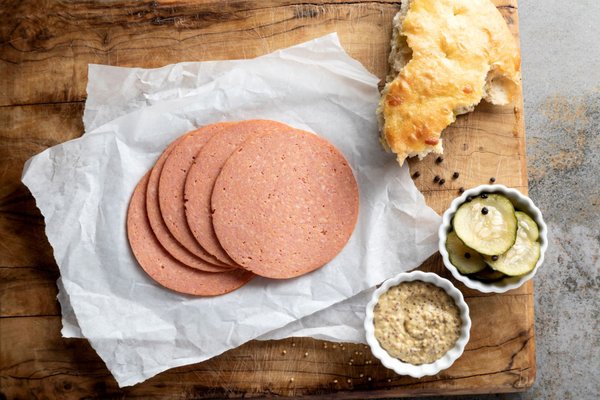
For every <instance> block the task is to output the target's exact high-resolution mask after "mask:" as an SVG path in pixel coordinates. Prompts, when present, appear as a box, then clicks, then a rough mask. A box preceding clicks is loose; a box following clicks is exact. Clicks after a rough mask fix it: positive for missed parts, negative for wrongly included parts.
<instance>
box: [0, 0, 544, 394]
mask: <svg viewBox="0 0 600 400" xmlns="http://www.w3.org/2000/svg"><path fill="white" fill-rule="evenodd" d="M494 2H495V4H496V5H497V6H498V8H499V9H500V11H501V12H502V14H503V15H504V17H505V19H506V21H507V23H508V24H509V26H510V28H511V30H512V31H513V33H514V34H515V36H516V37H518V16H517V4H516V0H494ZM399 6H400V2H392V1H381V0H380V1H359V0H356V1H331V0H330V1H322V0H312V1H310V2H306V3H305V2H301V1H227V2H216V1H215V2H200V1H191V0H178V1H176V0H168V1H143V2H137V1H133V0H130V1H123V0H111V1H102V2H101V1H83V2H82V1H58V0H44V1H42V2H40V1H34V0H25V1H19V0H7V1H3V2H1V3H0V161H1V163H0V399H4V398H7V399H28V398H39V399H46V398H49V399H51V398H60V399H69V398H84V397H85V398H122V397H130V398H161V399H192V398H222V397H260V396H277V395H282V396H308V397H310V396H316V397H320V396H324V395H327V396H333V395H336V397H340V398H356V399H361V398H367V397H397V396H416V395H427V394H458V393H492V392H509V391H518V390H524V389H526V388H528V387H530V386H531V385H532V383H533V380H534V378H535V371H536V368H535V339H534V327H533V321H534V318H533V315H534V314H533V288H532V284H531V283H528V284H526V285H524V286H523V287H521V288H520V289H517V290H513V291H510V292H508V293H505V294H502V295H493V294H482V293H479V292H475V291H472V290H469V289H467V288H465V287H464V286H462V285H458V287H459V288H460V289H461V290H462V291H463V293H464V294H465V297H466V300H467V303H468V304H469V307H470V309H471V318H472V322H473V328H472V331H471V340H470V342H469V344H468V345H467V348H466V351H465V354H464V355H463V356H462V357H461V358H460V359H459V360H458V361H457V362H456V363H455V364H454V365H453V366H452V367H451V368H450V369H448V370H446V371H443V372H441V373H439V374H438V375H436V376H433V377H426V378H423V379H412V378H409V377H403V376H398V375H396V374H394V373H393V372H392V371H390V370H387V369H386V368H384V367H383V366H381V365H380V363H378V362H377V360H376V359H374V358H373V357H372V355H371V353H370V352H369V350H368V349H367V348H366V347H365V346H364V345H358V344H344V345H339V344H338V345H336V344H333V343H329V342H324V341H319V340H313V339H297V338H296V339H294V338H291V339H286V340H280V341H268V342H257V341H253V342H250V343H247V344H246V345H244V346H241V347H240V348H237V349H234V350H231V351H229V352H227V353H225V354H223V355H221V356H219V357H217V358H215V359H212V360H209V361H206V362H204V363H200V364H195V365H191V366H186V367H180V368H176V369H173V370H170V371H167V372H164V373H162V374H160V375H158V376H156V377H154V378H152V379H150V380H148V381H147V382H144V383H142V384H138V385H136V386H134V387H131V388H125V389H119V388H118V387H117V385H116V382H115V381H114V379H113V378H112V377H111V375H110V373H109V372H108V370H107V369H106V367H105V366H104V364H103V362H102V361H101V360H100V359H99V357H98V356H97V355H96V354H95V352H94V351H93V349H92V348H91V347H90V345H89V344H88V342H87V341H85V340H78V339H64V338H62V337H61V335H60V328H61V323H60V308H59V305H58V303H57V301H56V299H55V297H56V291H57V289H56V284H55V281H56V278H57V277H58V275H59V273H58V268H57V266H56V264H55V261H54V258H53V255H52V248H51V247H50V245H49V243H48V241H47V239H46V237H45V234H44V221H43V217H42V216H41V215H40V213H39V211H38V210H37V208H36V207H35V201H34V200H33V198H32V196H31V195H30V194H29V192H28V190H27V189H26V188H25V187H24V186H23V185H22V184H21V183H20V176H21V172H22V168H23V164H24V162H25V161H26V160H27V159H28V158H29V157H31V156H32V155H34V154H36V153H39V152H40V151H43V150H44V149H46V148H48V147H50V146H53V145H55V144H58V143H61V142H64V141H66V140H69V139H73V138H76V137H78V136H80V135H81V133H82V131H83V126H82V122H81V117H82V111H83V102H84V101H85V97H86V92H85V87H86V83H87V65H88V64H89V63H100V64H111V65H121V66H140V67H158V66H162V65H165V64H170V63H175V62H180V61H200V60H214V59H234V58H249V57H254V56H258V55H261V54H265V53H268V52H270V51H273V50H276V49H279V48H283V47H287V46H290V45H294V44H297V43H300V42H303V41H306V40H310V39H313V38H316V37H318V36H321V35H324V34H327V33H330V32H333V31H337V32H338V34H339V36H340V39H341V42H342V45H343V46H344V48H345V49H346V50H347V51H348V53H349V54H350V55H351V56H353V57H355V58H356V59H358V60H359V61H361V62H362V63H363V64H364V65H365V66H366V67H367V68H368V69H369V70H370V71H371V72H373V73H374V74H376V75H377V76H379V77H383V76H384V75H385V73H386V59H387V53H388V51H389V39H390V36H391V19H392V17H393V15H394V14H395V13H396V12H397V10H398V9H399ZM520 110H522V101H521V100H519V101H518V102H517V104H515V105H511V106H507V107H495V106H490V105H488V104H485V103H482V104H481V105H480V106H479V107H477V109H476V111H475V112H473V113H471V114H468V115H466V116H462V117H459V119H458V121H457V122H456V123H455V124H454V125H453V126H451V127H450V128H448V129H447V130H446V132H445V133H444V135H443V137H444V141H445V142H444V147H445V155H444V161H443V162H441V163H436V162H435V157H433V156H432V157H428V158H426V159H425V160H424V161H421V162H418V161H414V160H411V161H410V163H409V164H410V167H411V170H412V171H413V172H414V171H419V172H420V176H419V177H418V178H416V179H415V183H416V184H417V186H418V188H419V189H420V190H421V191H422V192H423V194H424V195H425V198H426V200H427V202H428V204H429V205H430V206H431V207H433V208H434V209H435V210H436V211H438V212H440V213H441V212H443V211H444V210H445V208H446V207H447V206H448V204H449V202H450V201H451V200H452V199H453V198H454V197H456V196H457V195H458V189H459V188H460V187H464V188H469V187H472V186H476V185H478V184H482V183H487V182H488V181H489V179H490V177H492V176H493V177H495V178H496V180H497V182H498V183H502V184H505V185H507V186H512V187H516V188H517V189H519V190H521V191H522V192H524V193H526V192H527V171H526V163H525V161H526V160H525V136H524V130H523V116H522V113H521V111H520ZM454 171H457V172H459V173H460V177H459V178H458V179H456V180H454V179H452V178H451V175H452V173H453V172H454ZM436 175H439V176H440V177H443V178H445V180H446V183H445V184H444V185H443V186H440V185H439V184H437V183H434V182H433V177H434V176H436ZM82 267H84V266H82ZM421 269H423V270H428V271H435V272H437V273H440V274H441V275H442V276H445V277H449V274H448V273H447V272H446V271H445V270H444V268H443V266H442V263H441V260H440V258H439V256H437V255H436V256H433V257H432V258H431V259H429V260H428V261H427V262H426V263H425V264H424V265H423V266H422V267H421ZM283 350H286V353H285V354H284V353H283ZM306 353H308V354H307V355H305V354H306ZM350 363H351V364H350Z"/></svg>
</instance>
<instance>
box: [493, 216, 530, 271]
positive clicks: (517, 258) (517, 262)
mask: <svg viewBox="0 0 600 400" xmlns="http://www.w3.org/2000/svg"><path fill="white" fill-rule="evenodd" d="M515 214H516V216H517V221H518V229H517V240H516V241H515V244H514V245H513V246H512V247H511V248H510V249H509V250H508V251H507V252H506V253H504V254H501V255H499V256H498V259H497V260H495V261H494V260H493V259H492V258H491V257H490V256H485V262H486V263H487V264H488V265H489V266H490V267H492V268H493V269H495V270H496V271H499V272H502V273H503V274H506V275H509V276H519V275H524V274H526V273H528V272H529V271H531V270H533V269H534V268H535V264H537V261H538V260H539V259H540V243H539V242H537V239H538V238H539V229H538V226H537V224H536V223H535V222H534V221H533V219H531V217H530V216H529V215H527V214H525V213H524V212H520V211H517V212H516V213H515ZM532 238H535V240H532Z"/></svg>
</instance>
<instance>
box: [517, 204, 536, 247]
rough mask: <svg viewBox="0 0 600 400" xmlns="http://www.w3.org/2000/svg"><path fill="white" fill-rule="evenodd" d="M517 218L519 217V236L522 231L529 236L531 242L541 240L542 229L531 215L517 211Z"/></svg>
mask: <svg viewBox="0 0 600 400" xmlns="http://www.w3.org/2000/svg"><path fill="white" fill-rule="evenodd" d="M515 216H516V217H517V224H518V228H517V235H518V234H519V231H520V230H523V231H524V232H525V233H526V234H527V237H528V238H529V240H531V241H533V242H535V241H536V240H538V239H539V238H540V229H539V228H538V226H537V224H536V223H535V221H534V220H533V219H532V218H531V217H530V216H529V215H527V214H525V213H524V212H523V211H516V212H515Z"/></svg>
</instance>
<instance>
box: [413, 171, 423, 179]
mask: <svg viewBox="0 0 600 400" xmlns="http://www.w3.org/2000/svg"><path fill="white" fill-rule="evenodd" d="M420 176H421V173H420V172H419V171H415V173H414V174H413V178H418V177H420Z"/></svg>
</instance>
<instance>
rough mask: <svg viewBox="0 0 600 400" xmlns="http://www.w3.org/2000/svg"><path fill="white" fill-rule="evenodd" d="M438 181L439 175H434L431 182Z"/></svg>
mask: <svg viewBox="0 0 600 400" xmlns="http://www.w3.org/2000/svg"><path fill="white" fill-rule="evenodd" d="M440 179H441V178H440V176H439V175H436V176H435V177H434V178H433V181H434V182H439V181H440Z"/></svg>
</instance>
